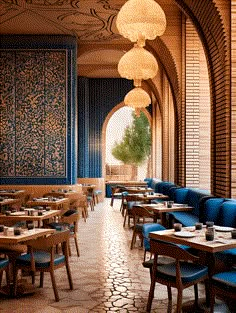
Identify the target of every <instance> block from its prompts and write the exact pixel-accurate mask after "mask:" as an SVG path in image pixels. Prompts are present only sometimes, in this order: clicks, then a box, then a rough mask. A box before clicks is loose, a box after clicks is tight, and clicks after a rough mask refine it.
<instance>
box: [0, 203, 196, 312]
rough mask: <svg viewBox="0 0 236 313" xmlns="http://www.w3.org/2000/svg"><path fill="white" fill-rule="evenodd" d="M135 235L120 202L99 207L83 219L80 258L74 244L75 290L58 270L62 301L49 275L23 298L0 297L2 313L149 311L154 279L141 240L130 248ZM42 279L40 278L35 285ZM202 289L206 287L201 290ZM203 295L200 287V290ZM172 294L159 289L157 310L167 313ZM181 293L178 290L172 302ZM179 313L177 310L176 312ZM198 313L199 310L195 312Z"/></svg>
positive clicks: (190, 293) (187, 293)
mask: <svg viewBox="0 0 236 313" xmlns="http://www.w3.org/2000/svg"><path fill="white" fill-rule="evenodd" d="M131 236H132V231H131V230H129V229H128V227H127V226H126V227H125V228H123V217H122V215H121V213H120V203H119V200H115V201H114V207H113V208H112V207H111V206H110V200H109V199H105V200H104V202H103V203H99V204H97V205H96V207H95V210H94V211H92V212H91V211H90V212H89V217H88V219H87V222H84V220H83V219H80V221H79V245H80V257H79V258H78V257H77V256H76V252H75V247H74V243H73V240H71V248H72V256H71V257H70V266H71V271H72V275H73V283H74V290H73V291H70V290H69V288H68V286H69V285H68V280H67V276H66V272H65V269H64V268H62V269H58V270H56V282H57V285H58V291H59V297H60V301H59V302H55V301H54V294H53V290H52V288H51V280H50V275H49V274H48V273H46V274H45V278H44V280H45V282H44V287H43V288H37V289H36V292H35V293H34V294H31V295H27V296H22V297H20V298H18V299H3V298H0V312H1V313H12V312H16V313H32V312H33V313H60V312H66V313H90V312H92V313H101V312H117V313H128V312H130V313H131V312H139V313H142V312H145V308H146V304H147V298H148V291H149V286H150V277H149V271H148V269H145V268H143V266H142V260H143V250H142V248H141V247H140V246H139V244H140V243H139V242H138V241H137V243H136V246H135V248H134V249H133V250H130V242H131ZM37 278H38V277H36V283H37V282H38V280H37ZM200 287H202V286H200ZM200 292H201V288H200ZM166 297H167V290H166V287H165V286H162V285H158V286H156V289H155V297H154V300H153V305H152V312H160V313H162V312H163V313H164V312H166V311H167V301H166ZM175 299H176V291H175V289H173V304H175ZM191 299H193V289H192V288H191V289H188V290H185V291H184V301H186V300H191ZM173 312H174V310H173ZM192 313H194V312H192Z"/></svg>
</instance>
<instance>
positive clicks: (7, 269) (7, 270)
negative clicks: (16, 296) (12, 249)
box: [6, 266, 11, 290]
mask: <svg viewBox="0 0 236 313" xmlns="http://www.w3.org/2000/svg"><path fill="white" fill-rule="evenodd" d="M6 281H7V289H8V290H10V281H11V279H10V270H9V266H8V267H7V268H6Z"/></svg>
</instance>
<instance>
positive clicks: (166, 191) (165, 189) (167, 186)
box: [162, 183, 176, 196]
mask: <svg viewBox="0 0 236 313" xmlns="http://www.w3.org/2000/svg"><path fill="white" fill-rule="evenodd" d="M172 187H176V185H175V184H174V183H166V184H164V185H163V186H162V193H163V194H164V195H166V196H169V190H170V189H171V188H172Z"/></svg>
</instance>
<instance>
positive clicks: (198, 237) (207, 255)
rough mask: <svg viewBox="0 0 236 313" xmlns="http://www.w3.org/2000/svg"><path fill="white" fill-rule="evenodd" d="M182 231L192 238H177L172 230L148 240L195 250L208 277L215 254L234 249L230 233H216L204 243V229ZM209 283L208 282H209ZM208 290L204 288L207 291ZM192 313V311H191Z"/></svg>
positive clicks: (235, 245) (233, 241)
mask: <svg viewBox="0 0 236 313" xmlns="http://www.w3.org/2000/svg"><path fill="white" fill-rule="evenodd" d="M183 230H184V231H189V232H191V233H192V234H193V236H194V237H192V238H186V237H177V236H176V235H175V231H174V230H173V229H168V230H162V231H155V232H150V234H149V237H150V239H156V240H163V241H168V242H171V243H176V244H181V245H187V246H189V247H192V248H194V249H197V250H198V251H199V253H200V255H202V256H203V257H202V258H201V260H202V261H203V262H204V261H205V263H206V264H207V266H208V273H209V277H211V276H212V275H213V274H214V271H215V253H216V252H220V251H224V250H227V249H231V248H236V239H232V238H231V233H230V232H216V234H215V240H213V241H206V239H205V230H206V229H205V227H204V228H203V229H202V230H197V231H196V230H195V227H184V228H183ZM209 283H210V280H209ZM208 290H209V288H206V291H208ZM206 306H209V293H208V292H206ZM192 312H194V311H192Z"/></svg>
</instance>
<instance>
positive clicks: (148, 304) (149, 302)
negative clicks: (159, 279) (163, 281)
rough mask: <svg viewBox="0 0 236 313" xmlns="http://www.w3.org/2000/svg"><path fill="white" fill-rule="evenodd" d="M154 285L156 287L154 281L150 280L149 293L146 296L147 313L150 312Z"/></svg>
mask: <svg viewBox="0 0 236 313" xmlns="http://www.w3.org/2000/svg"><path fill="white" fill-rule="evenodd" d="M155 285H156V282H155V279H152V280H151V286H150V291H149V295H148V302H147V313H149V312H151V307H152V300H153V297H154V290H155Z"/></svg>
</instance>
